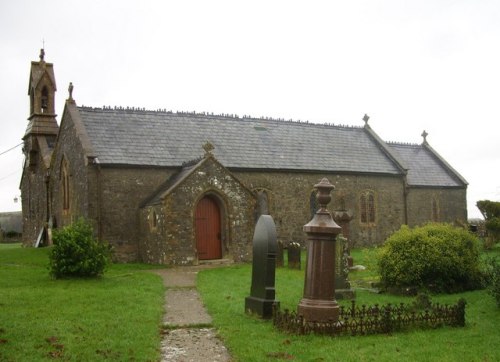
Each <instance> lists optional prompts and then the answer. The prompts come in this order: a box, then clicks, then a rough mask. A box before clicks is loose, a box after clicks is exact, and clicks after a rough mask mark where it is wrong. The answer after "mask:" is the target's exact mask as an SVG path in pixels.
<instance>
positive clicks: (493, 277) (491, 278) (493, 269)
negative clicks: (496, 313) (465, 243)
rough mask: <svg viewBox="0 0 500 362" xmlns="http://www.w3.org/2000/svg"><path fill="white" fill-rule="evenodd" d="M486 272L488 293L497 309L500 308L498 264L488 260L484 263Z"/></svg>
mask: <svg viewBox="0 0 500 362" xmlns="http://www.w3.org/2000/svg"><path fill="white" fill-rule="evenodd" d="M486 265H487V267H488V270H487V272H486V279H487V286H488V293H489V294H491V295H492V296H493V298H495V301H496V302H497V306H498V308H500V262H499V261H498V260H497V259H494V258H490V259H488V260H487V261H486Z"/></svg>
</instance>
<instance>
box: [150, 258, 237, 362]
mask: <svg viewBox="0 0 500 362" xmlns="http://www.w3.org/2000/svg"><path fill="white" fill-rule="evenodd" d="M209 267H214V266H212V265H208V266H194V267H178V268H172V269H163V270H157V271H155V272H156V273H157V274H159V275H160V276H161V277H162V278H163V283H164V285H165V287H166V288H167V291H166V293H165V315H164V318H163V323H164V325H165V328H164V332H163V341H162V344H161V350H162V361H178V362H191V361H192V362H198V361H207V362H210V361H213V362H227V361H231V357H230V355H229V353H228V351H227V349H226V347H225V346H224V345H223V344H222V342H221V340H220V339H219V338H218V337H217V331H216V330H215V329H214V328H212V325H211V324H212V318H211V317H210V315H209V314H208V313H207V311H206V309H205V307H204V306H203V303H202V301H201V299H200V295H199V294H198V291H197V290H196V275H197V273H198V271H199V270H201V269H206V268H209Z"/></svg>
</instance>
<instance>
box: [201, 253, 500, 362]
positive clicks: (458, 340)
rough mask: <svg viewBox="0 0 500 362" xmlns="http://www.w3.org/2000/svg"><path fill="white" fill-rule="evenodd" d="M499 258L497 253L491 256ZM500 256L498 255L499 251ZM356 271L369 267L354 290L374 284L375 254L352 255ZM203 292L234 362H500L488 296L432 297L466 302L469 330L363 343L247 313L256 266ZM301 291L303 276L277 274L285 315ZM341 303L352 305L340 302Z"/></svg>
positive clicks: (498, 320) (207, 279)
mask: <svg viewBox="0 0 500 362" xmlns="http://www.w3.org/2000/svg"><path fill="white" fill-rule="evenodd" d="M494 254H495V252H494ZM495 255H497V256H498V255H500V249H499V250H497V251H496V254H495ZM353 256H354V260H355V263H356V264H363V265H365V266H367V269H366V270H364V271H357V272H352V273H351V279H353V284H354V285H360V284H363V283H368V282H369V281H376V280H377V279H378V275H377V272H376V269H375V267H376V262H375V259H374V256H375V251H374V250H369V249H364V250H356V251H354V252H353ZM197 283H198V288H199V290H200V292H201V294H202V298H203V300H204V302H205V304H206V306H207V309H208V311H209V313H210V314H211V315H212V317H213V319H214V325H215V326H216V327H217V328H218V330H219V333H220V335H221V337H222V338H223V340H224V342H225V344H226V346H227V347H228V348H229V351H230V353H231V354H232V356H233V357H234V358H235V360H236V361H245V362H246V361H266V360H270V361H271V360H280V359H281V360H287V359H293V360H296V361H339V360H342V361H498V360H500V349H499V348H498V343H499V341H500V328H499V326H500V310H499V309H498V308H497V307H496V305H495V302H494V300H493V298H492V297H491V296H489V295H488V294H487V293H486V292H485V291H474V292H468V293H461V294H453V295H438V296H433V300H434V301H438V302H440V303H455V302H456V301H457V300H458V299H459V298H460V297H464V298H465V299H466V300H467V303H468V304H467V308H466V326H465V327H464V328H451V327H445V328H439V329H434V330H414V331H410V332H403V333H395V334H393V335H372V336H358V337H350V336H343V337H322V336H313V335H308V336H294V335H287V334H284V333H281V332H278V331H276V330H275V329H274V328H273V326H272V323H271V322H270V321H263V320H260V319H258V318H256V317H252V316H248V315H246V314H245V313H244V299H245V297H247V296H248V295H249V292H250V283H251V266H250V265H237V266H233V267H228V268H224V269H212V270H206V271H203V272H201V273H199V274H198V282H197ZM303 287H304V271H303V270H301V271H299V270H289V269H287V268H279V269H278V270H277V272H276V294H277V299H278V300H279V301H280V302H281V308H288V309H290V310H296V308H297V304H298V302H299V301H300V299H301V297H302V293H303ZM411 301H413V299H412V298H409V297H397V296H392V295H388V294H375V293H370V292H368V291H364V290H358V291H357V302H358V303H361V304H363V303H365V304H367V305H371V304H375V303H379V304H385V303H398V302H405V303H410V302H411ZM340 303H348V302H346V301H341V302H340Z"/></svg>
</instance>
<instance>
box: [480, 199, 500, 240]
mask: <svg viewBox="0 0 500 362" xmlns="http://www.w3.org/2000/svg"><path fill="white" fill-rule="evenodd" d="M476 206H477V208H478V209H479V211H481V214H482V215H483V217H484V220H485V221H486V223H485V227H486V231H488V236H487V239H486V244H485V247H487V248H491V247H492V246H493V245H494V244H495V243H498V242H499V241H500V202H498V201H490V200H481V201H478V202H477V203H476Z"/></svg>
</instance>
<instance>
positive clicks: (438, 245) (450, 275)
mask: <svg viewBox="0 0 500 362" xmlns="http://www.w3.org/2000/svg"><path fill="white" fill-rule="evenodd" d="M479 251H480V247H479V240H478V239H477V237H476V236H474V235H473V234H471V233H470V232H468V231H467V230H465V229H461V228H455V227H453V226H451V225H449V224H427V225H425V226H422V227H416V228H414V229H411V228H409V227H408V226H402V227H401V229H400V230H398V231H397V232H395V233H394V234H393V235H391V236H390V237H389V238H388V239H387V240H386V242H385V244H384V245H383V246H382V248H381V249H380V252H379V255H378V267H379V272H380V276H381V283H382V285H383V286H384V287H386V288H387V289H396V290H397V291H405V290H412V291H413V292H415V291H416V290H429V291H433V292H448V293H450V292H458V291H463V290H473V289H478V288H480V287H481V285H482V273H481V271H480V259H479Z"/></svg>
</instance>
